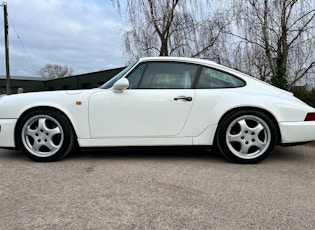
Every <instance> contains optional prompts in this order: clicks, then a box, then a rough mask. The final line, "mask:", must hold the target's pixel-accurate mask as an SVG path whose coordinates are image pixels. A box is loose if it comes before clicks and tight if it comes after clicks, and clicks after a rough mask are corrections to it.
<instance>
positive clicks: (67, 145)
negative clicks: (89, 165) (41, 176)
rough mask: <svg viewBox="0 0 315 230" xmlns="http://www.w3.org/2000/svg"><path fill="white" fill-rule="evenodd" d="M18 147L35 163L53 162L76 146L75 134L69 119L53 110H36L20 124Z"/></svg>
mask: <svg viewBox="0 0 315 230" xmlns="http://www.w3.org/2000/svg"><path fill="white" fill-rule="evenodd" d="M15 138H16V142H17V144H18V146H19V147H20V148H21V149H22V150H23V151H24V152H25V154H26V155H27V156H28V157H30V158H31V159H32V160H34V161H40V162H52V161H57V160H59V159H61V158H63V157H65V156H66V155H67V154H68V153H69V152H70V151H71V150H72V148H73V146H74V142H75V141H74V132H73V129H72V126H71V124H70V122H69V121H68V119H67V118H66V117H65V116H64V115H63V114H62V113H60V112H58V111H56V110H52V109H36V110H32V111H30V112H29V113H27V114H26V115H24V116H23V117H22V118H21V119H20V120H19V122H18V124H17V128H16V133H15Z"/></svg>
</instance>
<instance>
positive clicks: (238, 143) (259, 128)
mask: <svg viewBox="0 0 315 230" xmlns="http://www.w3.org/2000/svg"><path fill="white" fill-rule="evenodd" d="M276 143H277V131H276V127H275V124H274V122H273V121H272V120H271V119H270V118H269V117H268V116H267V115H266V114H265V113H262V112H259V111H256V110H238V111H236V112H234V113H231V114H229V115H228V116H226V117H225V118H223V120H222V122H221V123H220V124H219V127H218V133H217V145H218V147H219V150H220V152H221V153H222V154H223V155H224V156H225V157H226V158H227V159H228V160H230V161H232V162H236V163H258V162H260V161H262V160H264V159H265V158H266V157H268V156H269V154H270V153H271V152H272V150H273V149H274V146H275V145H276Z"/></svg>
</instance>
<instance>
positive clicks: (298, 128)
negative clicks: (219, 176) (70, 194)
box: [0, 57, 315, 163]
mask: <svg viewBox="0 0 315 230" xmlns="http://www.w3.org/2000/svg"><path fill="white" fill-rule="evenodd" d="M314 140H315V109H314V108H312V107H310V106H308V105H307V104H305V103H304V102H302V101H300V100H299V99H297V98H296V97H294V96H293V94H292V93H290V92H287V91H284V90H281V89H278V88H276V87H273V86H271V85H269V84H268V83H265V82H262V81H260V80H258V79H256V78H253V77H250V76H248V75H246V74H243V73H241V72H238V71H236V70H233V69H230V68H227V67H224V66H222V65H219V64H216V63H214V62H211V61H208V60H203V59H193V58H178V57H150V58H141V59H140V60H139V61H137V62H136V63H133V64H131V65H130V66H128V67H127V68H125V69H124V70H123V71H121V72H120V73H119V74H117V75H116V76H114V77H113V78H112V79H111V80H109V81H108V82H106V83H105V84H104V85H103V86H101V87H99V88H96V89H89V90H72V91H53V92H38V93H25V94H19V95H10V96H4V95H2V96H1V97H0V147H3V148H17V149H22V150H23V151H24V152H25V153H26V154H27V155H28V156H29V157H30V158H31V159H33V160H35V161H56V160H59V159H61V158H63V157H65V156H66V155H67V154H68V153H69V152H70V151H71V150H72V149H73V147H74V146H75V145H76V144H77V145H78V146H79V147H80V148H99V147H131V146H212V147H215V148H216V149H218V150H219V151H220V152H221V153H222V154H223V155H224V156H225V157H226V158H227V159H228V160H230V161H232V162H237V163H257V162H260V161H262V160H264V159H265V158H266V157H268V156H269V155H270V153H271V152H272V151H273V149H274V147H275V146H276V145H282V146H286V145H296V144H301V143H305V142H311V141H314Z"/></svg>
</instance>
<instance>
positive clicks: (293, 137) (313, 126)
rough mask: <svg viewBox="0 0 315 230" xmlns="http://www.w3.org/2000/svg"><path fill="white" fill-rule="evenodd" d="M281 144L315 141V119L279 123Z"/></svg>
mask: <svg viewBox="0 0 315 230" xmlns="http://www.w3.org/2000/svg"><path fill="white" fill-rule="evenodd" d="M279 128H280V133H281V144H290V143H302V142H310V141H315V121H302V122H281V123H279Z"/></svg>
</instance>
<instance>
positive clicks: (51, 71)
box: [38, 64, 73, 79]
mask: <svg viewBox="0 0 315 230" xmlns="http://www.w3.org/2000/svg"><path fill="white" fill-rule="evenodd" d="M38 73H39V75H40V76H42V77H44V78H49V79H57V78H64V77H70V76H72V74H73V69H72V68H70V67H68V66H66V65H65V66H61V65H57V64H46V65H45V66H44V67H43V68H41V69H40V70H39V72H38Z"/></svg>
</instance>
